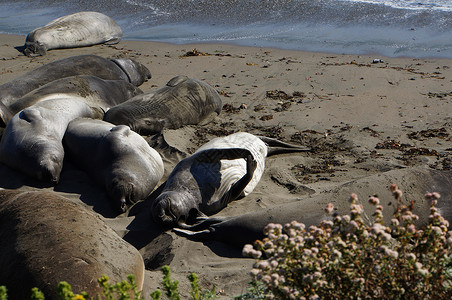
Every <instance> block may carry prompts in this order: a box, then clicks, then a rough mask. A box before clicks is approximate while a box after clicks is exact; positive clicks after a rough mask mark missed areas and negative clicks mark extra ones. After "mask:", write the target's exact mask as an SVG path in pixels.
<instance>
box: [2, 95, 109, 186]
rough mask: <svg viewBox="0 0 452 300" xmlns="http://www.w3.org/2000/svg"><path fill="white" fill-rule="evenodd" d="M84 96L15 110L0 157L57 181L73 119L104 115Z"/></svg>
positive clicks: (6, 131)
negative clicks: (68, 127)
mask: <svg viewBox="0 0 452 300" xmlns="http://www.w3.org/2000/svg"><path fill="white" fill-rule="evenodd" d="M102 116H103V112H102V111H100V109H98V108H91V107H90V106H88V105H87V104H86V103H85V101H84V99H83V98H82V97H80V98H75V97H69V98H62V99H52V100H46V101H42V102H39V103H36V104H35V105H32V106H30V107H28V108H26V109H24V110H22V111H21V112H19V113H18V114H16V115H15V116H14V117H13V118H12V119H11V120H10V122H8V125H7V126H6V128H5V131H4V133H3V137H2V140H1V142H0V161H1V162H2V163H4V164H5V165H7V166H9V167H11V168H13V169H16V170H19V171H21V172H23V173H25V174H28V175H29V176H31V177H34V178H36V179H38V180H41V181H45V182H50V183H57V182H58V180H59V176H60V172H61V168H62V165H63V158H64V150H63V144H62V140H63V136H64V133H65V131H66V128H67V125H68V124H69V122H70V121H72V120H74V119H75V118H79V117H88V118H102Z"/></svg>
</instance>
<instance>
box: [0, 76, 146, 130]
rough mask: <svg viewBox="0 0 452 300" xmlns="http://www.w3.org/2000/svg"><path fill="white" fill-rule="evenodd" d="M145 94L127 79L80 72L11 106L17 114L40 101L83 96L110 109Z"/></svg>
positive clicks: (101, 106) (44, 86)
mask: <svg viewBox="0 0 452 300" xmlns="http://www.w3.org/2000/svg"><path fill="white" fill-rule="evenodd" d="M142 93H143V91H141V90H140V89H139V88H138V87H136V86H135V85H133V84H131V83H129V82H126V81H124V80H104V79H101V78H99V77H96V76H92V75H76V76H70V77H64V78H61V79H57V80H54V81H52V82H49V83H47V84H45V85H43V86H41V87H40V88H37V89H35V90H33V91H31V92H30V93H28V94H26V95H25V96H23V97H21V98H19V99H17V100H16V101H15V102H13V103H12V104H11V105H10V106H9V108H8V109H9V111H10V112H11V114H12V115H15V114H16V113H18V112H19V111H21V110H22V109H24V108H27V107H29V106H32V105H34V104H36V103H38V102H40V101H45V100H51V99H58V98H67V97H71V96H74V97H83V98H84V99H85V102H86V103H87V104H88V105H90V106H96V107H99V108H101V109H102V110H104V111H107V110H108V109H109V108H110V107H113V106H115V105H118V104H120V103H122V102H124V101H126V100H127V99H130V98H132V97H134V96H136V95H139V94H142ZM11 117H12V116H11ZM6 121H9V119H7V120H6Z"/></svg>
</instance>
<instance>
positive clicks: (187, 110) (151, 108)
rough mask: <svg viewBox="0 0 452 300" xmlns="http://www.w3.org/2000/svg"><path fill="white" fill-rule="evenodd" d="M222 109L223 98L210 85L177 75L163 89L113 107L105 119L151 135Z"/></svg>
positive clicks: (192, 122) (201, 118)
mask: <svg viewBox="0 0 452 300" xmlns="http://www.w3.org/2000/svg"><path fill="white" fill-rule="evenodd" d="M221 108H222V101H221V98H220V96H219V95H218V93H217V92H216V91H215V89H214V88H212V87H211V86H210V85H208V84H207V83H205V82H202V81H199V80H196V79H191V78H188V77H186V76H177V77H174V78H172V79H171V80H170V81H168V83H167V84H166V86H164V87H161V88H159V89H157V90H155V91H152V92H149V93H144V94H142V95H138V96H135V97H133V98H132V99H129V100H127V101H126V102H124V103H122V104H120V105H118V106H115V107H113V108H111V109H110V110H109V111H108V112H107V113H106V114H105V117H104V120H105V121H107V122H110V123H113V124H116V125H120V124H123V125H128V126H129V127H130V128H131V129H132V130H134V131H136V132H138V133H139V134H141V135H151V134H155V133H158V132H160V131H162V129H163V128H168V129H177V128H180V127H182V126H184V125H191V124H198V123H199V122H200V121H202V120H203V119H204V118H206V117H207V116H208V115H210V114H211V113H213V112H216V113H217V114H219V113H220V112H221Z"/></svg>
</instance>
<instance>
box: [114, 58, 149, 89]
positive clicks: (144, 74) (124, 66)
mask: <svg viewBox="0 0 452 300" xmlns="http://www.w3.org/2000/svg"><path fill="white" fill-rule="evenodd" d="M111 61H112V62H114V63H115V64H116V65H117V66H118V67H119V68H121V70H122V71H123V72H124V73H125V74H126V75H127V78H128V79H129V82H130V83H132V84H133V85H135V86H140V85H141V84H142V83H143V82H145V81H148V79H150V78H151V71H149V69H148V68H146V67H145V66H144V65H142V64H141V63H139V62H137V61H135V60H132V59H129V58H115V59H112V60H111Z"/></svg>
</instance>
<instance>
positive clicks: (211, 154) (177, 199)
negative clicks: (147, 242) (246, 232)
mask: <svg viewBox="0 0 452 300" xmlns="http://www.w3.org/2000/svg"><path fill="white" fill-rule="evenodd" d="M266 155H267V146H266V145H265V143H264V142H262V141H261V140H260V139H259V138H258V137H256V136H254V135H252V134H248V133H244V132H239V133H235V134H232V135H229V136H226V137H222V138H216V139H213V140H212V141H210V142H208V143H207V144H205V145H203V146H202V147H201V148H199V149H198V150H197V151H196V152H195V153H194V154H193V155H191V156H189V157H187V158H185V159H183V160H182V161H181V162H179V163H178V164H177V165H176V167H175V168H174V170H173V171H172V172H171V174H170V175H169V177H168V180H167V182H166V185H165V187H164V189H163V190H162V192H161V194H160V195H159V196H158V197H157V198H156V199H155V200H154V203H153V207H152V214H153V218H154V220H155V221H156V222H160V223H163V224H167V225H175V224H178V225H179V226H181V225H182V226H183V223H185V222H186V221H190V220H192V219H193V218H196V217H197V216H198V215H199V213H200V212H202V213H205V214H214V213H216V212H218V211H220V210H221V209H222V208H224V207H225V206H226V205H227V204H228V203H229V202H231V201H233V200H235V199H237V198H239V197H241V196H245V195H247V194H249V193H251V192H252V190H253V189H254V188H255V186H256V185H257V183H258V182H259V179H260V178H261V176H262V173H263V170H264V167H265V157H266Z"/></svg>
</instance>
